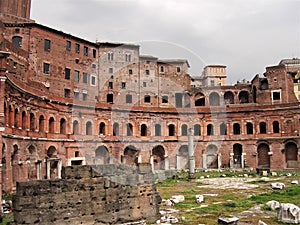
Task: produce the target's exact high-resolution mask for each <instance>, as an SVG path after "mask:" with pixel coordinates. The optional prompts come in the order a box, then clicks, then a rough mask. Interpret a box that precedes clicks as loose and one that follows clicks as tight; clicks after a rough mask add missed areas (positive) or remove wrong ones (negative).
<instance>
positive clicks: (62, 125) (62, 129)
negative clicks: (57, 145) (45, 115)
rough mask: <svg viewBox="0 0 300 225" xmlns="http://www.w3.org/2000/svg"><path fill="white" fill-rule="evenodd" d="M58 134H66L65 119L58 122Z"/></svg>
mask: <svg viewBox="0 0 300 225" xmlns="http://www.w3.org/2000/svg"><path fill="white" fill-rule="evenodd" d="M59 133H60V134H66V133H67V121H66V119H65V118H61V119H60V122H59Z"/></svg>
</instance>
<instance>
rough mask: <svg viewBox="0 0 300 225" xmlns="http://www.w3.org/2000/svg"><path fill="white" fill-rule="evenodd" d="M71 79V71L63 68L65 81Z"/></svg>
mask: <svg viewBox="0 0 300 225" xmlns="http://www.w3.org/2000/svg"><path fill="white" fill-rule="evenodd" d="M70 78H71V70H70V69H69V68H65V79H66V80H70Z"/></svg>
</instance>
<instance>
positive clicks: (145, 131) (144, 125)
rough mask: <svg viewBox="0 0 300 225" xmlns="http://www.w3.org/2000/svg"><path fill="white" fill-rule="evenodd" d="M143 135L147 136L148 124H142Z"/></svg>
mask: <svg viewBox="0 0 300 225" xmlns="http://www.w3.org/2000/svg"><path fill="white" fill-rule="evenodd" d="M141 136H143V137H144V136H147V125H146V124H142V125H141Z"/></svg>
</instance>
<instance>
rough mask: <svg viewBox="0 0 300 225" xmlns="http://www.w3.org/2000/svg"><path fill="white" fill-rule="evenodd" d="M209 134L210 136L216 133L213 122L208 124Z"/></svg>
mask: <svg viewBox="0 0 300 225" xmlns="http://www.w3.org/2000/svg"><path fill="white" fill-rule="evenodd" d="M207 135H208V136H212V135H214V125H212V124H208V125H207Z"/></svg>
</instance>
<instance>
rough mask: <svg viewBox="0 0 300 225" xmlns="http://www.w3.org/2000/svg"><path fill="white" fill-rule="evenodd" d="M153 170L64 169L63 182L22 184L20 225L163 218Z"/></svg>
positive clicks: (19, 188) (16, 207)
mask: <svg viewBox="0 0 300 225" xmlns="http://www.w3.org/2000/svg"><path fill="white" fill-rule="evenodd" d="M160 202H161V198H160V196H159V194H158V192H157V191H156V187H155V184H154V176H153V174H152V172H151V167H150V166H149V167H148V166H147V165H146V166H145V165H143V166H142V167H138V168H133V167H130V166H126V165H98V166H71V167H63V170H62V179H57V180H39V181H30V182H20V183H17V192H16V197H15V199H14V202H13V203H14V210H15V211H14V217H15V223H14V224H16V225H18V224H43V225H50V224H51V225H53V224H59V225H66V224H72V225H77V224H85V225H92V224H93V225H94V224H122V223H123V224H124V223H128V222H134V221H140V220H146V221H147V222H153V221H156V220H157V219H159V218H160V213H159V204H160Z"/></svg>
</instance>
